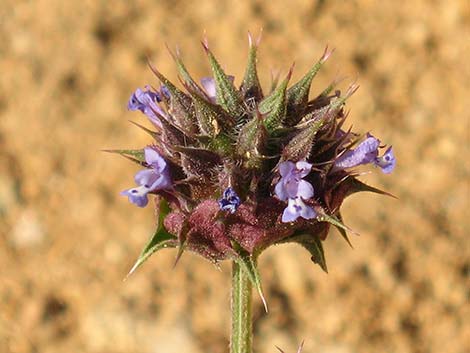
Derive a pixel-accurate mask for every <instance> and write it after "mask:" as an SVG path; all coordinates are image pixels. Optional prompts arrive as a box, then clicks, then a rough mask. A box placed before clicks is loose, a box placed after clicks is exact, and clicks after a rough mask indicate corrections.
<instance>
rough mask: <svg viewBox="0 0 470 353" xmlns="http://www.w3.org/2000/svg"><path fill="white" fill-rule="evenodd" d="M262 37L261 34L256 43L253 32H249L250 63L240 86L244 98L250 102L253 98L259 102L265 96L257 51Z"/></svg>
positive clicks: (255, 101)
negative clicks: (257, 63)
mask: <svg viewBox="0 0 470 353" xmlns="http://www.w3.org/2000/svg"><path fill="white" fill-rule="evenodd" d="M260 39H261V36H260V37H259V38H258V40H257V41H256V43H254V42H253V37H252V36H251V33H248V43H249V52H248V64H247V66H246V70H245V77H244V78H243V82H242V85H241V87H240V90H241V92H242V94H243V98H244V99H245V101H247V102H248V103H250V101H251V100H254V102H253V103H257V102H259V101H260V100H261V98H262V97H263V89H262V88H261V84H260V83H259V78H258V71H257V69H256V60H257V59H256V53H257V50H258V45H259V41H260Z"/></svg>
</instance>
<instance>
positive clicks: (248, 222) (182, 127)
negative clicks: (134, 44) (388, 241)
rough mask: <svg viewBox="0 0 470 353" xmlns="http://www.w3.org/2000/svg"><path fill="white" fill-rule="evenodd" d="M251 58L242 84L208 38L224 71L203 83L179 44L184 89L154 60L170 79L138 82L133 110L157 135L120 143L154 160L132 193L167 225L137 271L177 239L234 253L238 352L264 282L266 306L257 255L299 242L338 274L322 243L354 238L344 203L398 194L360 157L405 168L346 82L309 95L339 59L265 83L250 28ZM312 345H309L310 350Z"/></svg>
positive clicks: (204, 252)
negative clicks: (363, 170)
mask: <svg viewBox="0 0 470 353" xmlns="http://www.w3.org/2000/svg"><path fill="white" fill-rule="evenodd" d="M248 38H249V52H248V64H247V67H246V71H245V75H244V77H243V80H242V82H241V84H240V86H236V85H235V80H234V77H233V76H230V75H228V74H227V73H226V72H225V71H224V70H223V69H222V67H221V65H220V64H219V62H218V61H217V59H216V58H215V56H214V55H213V53H212V51H211V50H210V49H209V45H208V43H207V40H205V41H203V43H202V44H203V48H204V51H205V53H206V54H207V57H208V60H209V64H210V67H211V70H212V77H206V78H203V79H202V80H201V81H200V84H199V83H198V82H196V81H195V80H194V79H193V78H192V76H191V75H190V74H189V72H188V70H187V69H186V67H185V65H184V63H183V61H182V59H181V56H180V53H179V52H178V51H177V52H176V53H173V52H171V51H170V53H171V54H172V57H173V59H174V60H175V62H176V66H177V68H178V71H179V76H180V79H181V83H182V85H181V86H182V88H178V87H177V86H176V85H175V84H173V83H172V82H170V81H169V80H168V79H167V78H166V77H165V76H164V75H163V74H162V73H161V72H160V71H158V70H157V69H156V68H155V67H153V66H152V65H151V64H149V66H150V68H151V70H152V71H153V73H154V74H155V76H156V77H157V78H158V80H159V81H160V82H161V85H160V86H159V88H153V87H150V86H147V87H145V89H144V90H142V89H137V90H136V91H135V92H134V93H133V94H132V96H131V97H130V99H129V102H128V109H129V110H134V111H135V110H139V111H141V112H142V113H143V114H145V115H146V116H147V118H148V120H149V121H150V123H151V124H152V129H148V128H146V127H143V126H141V125H138V124H137V125H138V126H140V127H141V128H142V129H144V130H145V131H146V132H147V133H148V134H149V135H150V136H151V137H152V139H153V140H152V142H151V143H150V144H149V145H148V146H146V147H144V148H141V149H135V150H108V151H109V152H114V153H118V154H120V155H122V156H124V157H126V158H127V159H129V160H131V161H132V162H135V163H137V164H138V165H140V166H141V167H142V168H143V169H142V170H140V171H139V172H137V174H136V175H135V183H136V184H137V186H136V187H133V188H130V189H127V190H125V191H123V192H122V193H121V194H122V195H124V196H127V197H128V199H129V201H130V202H131V203H133V204H135V205H136V206H138V207H145V206H146V205H147V204H148V202H149V197H152V198H153V199H154V200H155V207H156V213H157V222H156V223H157V225H156V229H155V232H154V234H153V235H152V236H151V238H150V240H149V242H148V243H147V245H146V246H145V247H144V249H143V251H142V253H141V254H140V256H139V257H138V259H137V262H136V263H135V265H134V266H133V268H132V269H131V271H130V274H131V273H133V272H134V271H135V270H136V269H137V268H138V267H139V266H140V265H142V264H143V263H144V262H145V261H146V260H147V259H148V258H149V257H150V256H151V255H152V254H153V253H155V252H157V251H158V250H161V249H164V248H177V249H178V251H177V254H176V261H178V260H179V259H180V258H181V256H182V254H183V253H184V252H185V251H191V252H194V253H196V254H198V255H201V256H202V257H204V258H206V259H207V260H209V261H210V262H212V263H214V264H218V263H219V262H221V261H223V260H230V261H232V264H233V265H232V304H231V305H232V333H231V342H230V347H231V352H232V353H250V352H252V318H251V302H252V287H254V288H256V290H257V291H258V293H259V295H260V297H261V299H262V301H263V303H264V305H265V308H266V310H267V303H266V300H265V297H264V294H263V291H262V285H261V279H260V274H259V272H258V266H257V261H258V258H259V255H260V254H261V253H262V252H263V251H264V250H265V249H267V248H268V247H270V246H272V245H277V244H284V243H297V244H299V245H301V246H302V247H304V248H305V249H306V250H307V251H308V252H309V254H310V256H311V259H312V261H313V262H314V263H316V264H318V265H319V266H320V267H321V269H323V270H324V271H325V272H327V264H326V261H325V254H324V251H323V246H322V242H323V241H324V240H325V239H326V238H327V235H328V233H329V230H330V228H331V227H332V226H333V227H335V228H336V229H337V230H338V231H339V233H340V234H341V235H342V237H343V238H344V239H345V240H346V241H347V242H348V243H349V244H350V242H349V239H348V235H347V231H349V228H348V227H347V226H345V225H344V224H343V218H342V216H341V212H340V207H341V204H342V203H343V200H344V199H345V198H346V197H348V196H350V195H352V194H354V193H357V192H362V191H369V192H374V193H379V194H385V195H389V194H388V193H386V192H384V191H381V190H379V189H377V188H374V187H371V186H369V185H366V184H365V183H363V182H361V181H360V180H359V179H358V176H359V175H360V173H359V170H358V168H357V167H359V166H360V165H371V166H373V167H377V168H379V169H380V170H381V171H382V172H383V173H387V174H388V173H390V172H392V170H393V169H394V167H395V158H394V155H393V150H392V147H388V148H386V149H385V150H384V152H383V153H380V152H379V151H380V150H381V149H383V148H385V147H386V146H382V145H381V142H380V140H378V139H377V138H375V137H374V136H372V135H371V134H370V133H367V134H365V135H360V134H358V133H355V132H353V131H352V130H351V128H349V129H344V128H343V126H344V125H345V121H346V118H347V115H348V114H347V113H346V112H345V102H346V100H347V99H348V98H349V97H350V96H351V95H352V94H353V93H354V92H355V91H356V90H357V88H358V86H357V85H356V84H351V85H350V86H349V88H348V89H347V90H346V92H345V93H344V94H342V93H341V92H340V91H339V90H335V88H336V86H337V84H338V80H334V81H333V82H332V83H331V84H330V85H329V86H328V87H326V88H325V89H324V90H323V91H322V92H321V93H320V94H318V95H316V96H314V97H313V98H312V97H309V92H310V86H311V83H312V80H313V78H314V77H315V76H316V74H317V73H318V71H319V70H320V68H321V67H322V66H323V64H324V63H325V62H326V61H327V59H328V58H329V57H330V55H331V53H332V52H333V51H332V50H329V49H328V47H327V48H326V49H325V51H324V52H323V54H322V55H321V57H320V59H319V60H318V61H317V62H316V63H315V64H314V65H313V66H312V67H311V69H310V70H309V71H308V72H307V73H306V74H305V75H304V76H303V77H302V78H301V79H300V80H299V81H298V82H296V83H294V84H293V85H291V86H290V87H289V83H290V80H291V76H292V71H293V68H291V69H290V70H289V71H288V73H287V75H286V77H285V78H284V79H282V80H281V81H280V82H279V80H273V82H272V85H271V89H268V90H266V89H263V88H262V87H261V85H260V82H259V79H258V74H257V66H256V63H257V58H256V56H257V48H258V45H259V39H258V40H257V41H254V40H253V38H252V37H251V35H249V37H248ZM299 351H300V349H299Z"/></svg>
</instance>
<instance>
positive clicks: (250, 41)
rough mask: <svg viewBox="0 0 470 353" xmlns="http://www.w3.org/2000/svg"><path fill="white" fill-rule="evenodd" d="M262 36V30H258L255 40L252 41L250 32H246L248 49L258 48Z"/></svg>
mask: <svg viewBox="0 0 470 353" xmlns="http://www.w3.org/2000/svg"><path fill="white" fill-rule="evenodd" d="M262 36H263V28H261V29H260V31H259V34H258V37H257V38H256V40H254V39H253V35H252V34H251V32H250V31H248V46H249V47H250V48H252V47H253V46H254V47H256V48H257V47H259V44H260V43H261V37H262Z"/></svg>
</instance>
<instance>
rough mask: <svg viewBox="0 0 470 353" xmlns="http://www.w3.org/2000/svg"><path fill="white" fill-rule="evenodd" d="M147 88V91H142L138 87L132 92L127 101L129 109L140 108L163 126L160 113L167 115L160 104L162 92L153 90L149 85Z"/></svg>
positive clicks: (158, 124) (155, 122) (157, 123)
mask: <svg viewBox="0 0 470 353" xmlns="http://www.w3.org/2000/svg"><path fill="white" fill-rule="evenodd" d="M145 89H146V90H145V91H142V90H141V89H140V88H137V89H136V90H135V92H134V93H132V95H131V97H130V98H129V102H128V103H127V109H129V110H140V111H141V112H142V113H144V114H145V115H147V117H148V118H149V119H150V121H151V122H152V123H154V124H155V125H157V126H160V127H161V122H160V119H159V117H158V115H161V116H166V115H165V112H164V111H163V110H162V108H161V107H160V106H159V105H158V103H159V102H161V97H160V94H159V93H158V92H152V91H151V90H150V87H149V86H146V87H145Z"/></svg>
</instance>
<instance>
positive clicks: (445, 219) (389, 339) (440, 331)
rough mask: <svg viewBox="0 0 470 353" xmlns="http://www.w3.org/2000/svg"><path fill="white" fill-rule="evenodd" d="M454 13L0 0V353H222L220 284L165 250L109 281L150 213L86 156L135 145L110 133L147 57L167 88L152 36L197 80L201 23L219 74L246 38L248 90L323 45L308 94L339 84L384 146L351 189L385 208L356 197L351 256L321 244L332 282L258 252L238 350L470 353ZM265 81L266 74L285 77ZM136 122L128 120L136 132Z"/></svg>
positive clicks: (461, 8) (464, 34) (468, 77)
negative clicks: (255, 76) (366, 187)
mask: <svg viewBox="0 0 470 353" xmlns="http://www.w3.org/2000/svg"><path fill="white" fill-rule="evenodd" d="M469 6H470V5H469V3H468V1H465V0H462V1H458V0H454V1H424V0H423V1H419V0H416V1H409V2H404V3H401V4H400V6H397V3H396V2H393V1H382V2H374V1H368V0H358V1H351V2H342V1H328V2H326V1H301V0H294V1H290V2H289V4H288V5H286V4H285V2H284V1H280V0H274V1H270V2H262V1H244V2H238V1H199V2H197V4H193V2H189V1H174V2H160V3H157V4H155V3H154V2H152V1H145V0H143V1H139V2H135V3H133V4H130V3H129V4H126V3H125V2H115V3H113V4H112V5H111V4H108V5H105V3H101V2H91V1H68V2H60V1H53V0H49V1H41V0H39V1H35V2H18V1H9V0H5V1H3V2H2V6H1V7H2V8H1V9H0V43H1V44H0V70H1V75H0V269H1V274H0V351H1V352H12V353H13V352H14V353H23V352H41V353H43V352H46V353H54V352H64V351H67V352H92V353H101V352H103V353H104V352H117V353H118V352H144V353H146V352H158V353H160V352H165V353H171V352H187V353H197V352H224V351H228V348H227V346H228V331H229V312H228V306H229V299H228V295H229V290H228V285H229V272H230V268H229V266H227V265H224V266H222V270H221V271H217V270H215V269H214V268H213V267H212V266H211V265H210V264H208V263H205V262H204V261H203V260H202V259H200V258H197V257H194V256H192V255H185V256H184V257H183V259H182V261H181V262H180V264H179V265H178V267H177V268H176V269H174V270H172V269H171V268H172V264H173V258H174V253H173V252H172V251H166V252H165V251H164V252H162V253H160V254H159V255H158V256H157V257H155V258H153V259H152V260H151V261H150V262H149V263H148V264H147V266H145V267H143V268H142V269H141V270H140V271H139V272H138V273H137V274H136V275H135V276H134V277H133V278H131V279H129V280H128V281H127V282H124V283H123V282H122V278H123V276H124V275H125V273H126V271H127V270H128V269H129V267H130V266H131V264H132V261H133V260H134V259H135V256H136V255H137V254H138V252H139V250H140V247H141V246H142V245H143V243H144V242H145V241H146V238H147V236H148V235H149V234H150V232H151V229H152V223H153V222H152V219H153V211H152V210H151V208H150V207H149V208H147V209H145V210H140V209H136V208H134V207H132V206H131V205H129V204H128V203H127V201H126V200H124V199H123V198H121V197H119V195H118V192H119V191H120V190H122V189H124V188H125V187H127V186H128V185H129V184H130V183H132V177H133V173H134V172H135V168H134V166H132V165H131V164H129V163H127V162H126V161H125V160H121V159H118V158H117V157H113V156H107V155H104V154H102V153H100V152H99V150H100V149H101V148H113V147H137V146H142V145H144V144H145V143H146V142H147V141H148V139H147V137H146V136H145V134H143V133H142V132H140V131H139V130H138V129H135V128H133V127H132V126H131V125H130V124H128V123H127V120H128V119H136V120H137V119H140V118H141V117H140V116H138V115H136V114H135V113H134V114H131V113H130V112H127V111H126V109H125V104H126V101H127V98H128V96H129V94H130V92H132V90H133V89H134V88H135V87H137V86H143V85H144V84H146V83H156V81H155V80H154V78H153V77H152V75H151V74H150V72H149V70H148V69H147V67H146V64H145V61H146V56H147V55H149V56H150V57H151V58H152V61H153V62H154V63H155V64H156V65H158V67H159V68H160V69H161V71H163V72H165V73H168V76H169V77H170V78H173V79H175V78H176V76H175V69H174V67H173V64H172V62H171V60H170V58H169V56H168V55H167V53H166V51H165V42H167V43H169V44H170V45H175V44H179V45H180V47H181V48H182V50H183V53H184V56H185V57H186V58H187V61H188V66H189V67H190V68H191V70H192V71H194V72H195V76H197V77H201V76H204V75H207V73H208V67H207V64H206V62H205V57H204V55H203V53H202V51H201V48H200V45H199V40H200V38H201V37H202V34H203V32H204V30H206V32H207V35H208V37H209V40H210V43H211V47H212V48H213V50H214V51H215V52H216V54H217V55H218V57H219V58H220V59H221V61H222V62H224V64H225V67H226V68H227V70H228V71H229V72H230V73H232V74H234V75H237V76H238V77H239V76H240V75H241V74H242V73H243V63H244V60H245V55H246V41H245V38H246V30H247V29H250V30H252V31H254V32H257V31H258V29H259V28H260V27H263V28H264V41H263V43H262V47H261V52H260V64H261V68H260V72H261V78H262V81H263V82H264V83H265V84H267V83H268V81H269V70H270V69H271V68H284V71H285V70H287V67H289V66H290V64H291V62H292V61H293V60H295V61H296V71H295V77H294V78H297V77H299V76H300V75H301V73H302V72H303V71H305V70H306V69H307V68H308V66H309V65H310V64H311V63H312V61H314V60H315V59H317V58H318V57H319V55H320V54H321V52H322V50H323V47H324V46H325V44H327V43H329V44H330V45H332V46H334V47H336V52H335V54H334V56H333V57H332V59H331V60H330V61H329V62H328V64H327V65H326V66H325V68H324V69H323V70H322V72H321V73H320V75H319V76H318V78H317V79H316V81H315V83H314V87H313V90H316V91H318V90H320V89H321V88H322V87H323V86H324V85H326V84H327V83H328V82H329V81H330V80H331V79H332V78H333V77H335V75H336V74H337V73H338V72H339V73H340V74H345V75H349V80H354V79H355V78H356V77H357V79H358V82H359V83H360V85H361V88H360V90H359V91H358V92H357V93H356V94H355V95H354V96H353V97H352V98H351V100H350V101H349V103H348V106H349V108H350V109H351V114H350V119H351V120H350V121H351V123H353V124H354V126H355V129H356V130H360V131H368V130H371V131H372V132H374V134H376V135H377V136H380V137H381V138H382V139H383V140H384V141H386V142H387V143H392V144H393V145H394V148H395V150H396V154H397V157H398V160H399V164H398V167H397V170H396V172H395V173H394V175H392V176H388V177H385V176H382V175H378V173H373V174H371V175H367V176H364V179H365V180H366V181H367V182H369V183H373V184H375V185H378V186H381V187H384V188H385V189H387V190H389V191H391V192H393V193H394V194H396V195H397V196H398V197H399V200H398V201H396V200H393V199H387V198H381V197H378V196H375V195H360V196H356V197H354V198H351V199H350V200H348V201H347V202H346V204H345V212H344V216H345V219H346V221H347V223H348V224H349V225H350V226H352V227H353V228H354V229H356V230H358V231H359V232H360V233H361V236H360V237H353V239H352V242H353V245H354V247H355V249H354V250H351V249H349V248H348V247H347V245H346V244H345V243H344V242H342V240H341V239H340V237H339V236H338V234H336V233H332V234H331V236H330V238H328V239H327V241H326V243H325V247H326V251H327V259H328V261H329V268H330V274H329V275H325V274H323V273H322V272H321V271H320V270H319V268H318V267H316V266H314V265H313V264H311V263H310V260H309V257H308V255H307V254H306V253H305V252H304V251H303V250H302V249H301V248H297V247H295V246H285V247H277V248H274V249H271V250H269V251H268V252H266V254H265V255H263V257H262V258H261V261H260V263H261V272H262V275H263V280H264V283H265V287H266V292H267V293H266V296H267V299H268V301H269V304H270V313H269V314H268V315H266V314H264V313H263V310H262V305H261V303H260V301H259V300H257V301H256V303H255V317H256V323H255V325H256V340H255V351H256V352H260V353H264V352H266V353H268V352H274V351H275V349H274V345H278V346H281V347H283V348H284V349H285V350H286V351H287V352H293V351H295V349H296V346H297V345H298V343H299V342H300V341H301V340H302V339H305V341H306V344H305V350H304V351H305V352H307V353H309V352H327V353H328V352H330V353H333V352H341V353H342V352H344V353H348V352H351V353H353V352H361V353H367V352H378V351H381V352H400V353H407V352H410V353H411V352H423V353H424V352H446V353H464V352H468V351H470V344H469V340H468V337H470V319H469V318H470V305H469V300H470V285H469V282H470V278H469V276H470V249H469V246H468V230H469V228H470V227H469V225H470V224H469V217H468V216H469V198H470V191H469V184H468V180H469V179H468V177H469V174H470V166H469V164H468V161H466V159H468V158H467V156H468V155H469V114H468V109H464V108H466V107H465V106H464V104H465V102H466V101H467V100H468V97H469V93H470V90H469V88H468V82H470V65H469V64H468V56H469V54H470V51H469V41H468V38H470V9H469ZM284 71H282V72H284ZM139 121H141V122H142V121H144V120H139Z"/></svg>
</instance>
